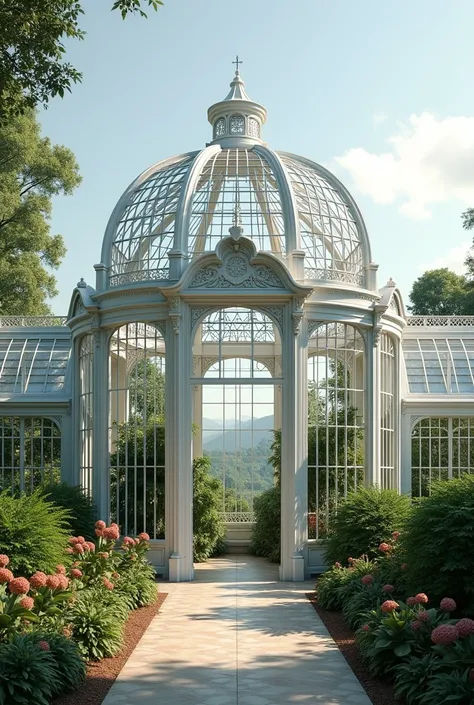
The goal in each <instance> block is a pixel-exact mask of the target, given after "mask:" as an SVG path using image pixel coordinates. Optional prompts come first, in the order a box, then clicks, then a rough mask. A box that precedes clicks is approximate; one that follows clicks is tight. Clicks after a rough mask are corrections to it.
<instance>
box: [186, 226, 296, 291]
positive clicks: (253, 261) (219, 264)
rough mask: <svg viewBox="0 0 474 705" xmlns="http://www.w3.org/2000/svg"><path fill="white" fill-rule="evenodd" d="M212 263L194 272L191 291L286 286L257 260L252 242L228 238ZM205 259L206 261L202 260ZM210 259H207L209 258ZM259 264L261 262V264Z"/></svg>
mask: <svg viewBox="0 0 474 705" xmlns="http://www.w3.org/2000/svg"><path fill="white" fill-rule="evenodd" d="M211 257H212V259H213V261H212V262H210V261H207V262H206V263H205V264H204V262H203V263H202V266H201V267H199V269H198V270H197V271H196V272H194V274H193V277H192V279H191V281H190V282H189V284H188V287H187V288H189V289H200V288H204V289H233V288H239V289H269V288H271V289H284V288H286V284H285V282H284V281H283V280H282V277H281V276H280V275H279V274H278V273H277V272H276V271H275V269H274V268H273V267H270V266H269V265H268V264H266V263H264V262H263V261H261V258H259V257H258V256H257V253H256V251H255V246H254V244H253V242H251V241H250V240H247V239H246V238H240V239H239V240H237V241H236V240H234V239H233V238H227V239H226V240H224V241H222V242H221V243H219V246H218V249H217V251H216V254H215V255H211ZM203 259H204V258H203ZM206 259H207V258H206ZM258 260H260V261H258Z"/></svg>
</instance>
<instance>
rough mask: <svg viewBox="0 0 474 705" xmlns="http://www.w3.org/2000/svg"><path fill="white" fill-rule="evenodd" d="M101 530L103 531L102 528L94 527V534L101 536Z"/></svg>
mask: <svg viewBox="0 0 474 705" xmlns="http://www.w3.org/2000/svg"><path fill="white" fill-rule="evenodd" d="M103 531H104V530H103V529H96V530H95V535H96V536H102V533H103Z"/></svg>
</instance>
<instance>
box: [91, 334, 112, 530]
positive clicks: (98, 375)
mask: <svg viewBox="0 0 474 705" xmlns="http://www.w3.org/2000/svg"><path fill="white" fill-rule="evenodd" d="M93 339H94V362H93V365H94V380H93V388H94V391H93V405H94V406H93V408H94V416H93V441H92V442H93V449H92V458H93V470H92V496H93V498H94V502H95V504H96V507H97V511H98V514H99V517H100V519H103V520H104V521H108V519H109V497H110V477H109V475H110V468H109V434H108V409H109V404H108V400H109V389H108V388H109V346H108V332H107V331H106V330H102V329H99V330H96V331H95V332H94V335H93Z"/></svg>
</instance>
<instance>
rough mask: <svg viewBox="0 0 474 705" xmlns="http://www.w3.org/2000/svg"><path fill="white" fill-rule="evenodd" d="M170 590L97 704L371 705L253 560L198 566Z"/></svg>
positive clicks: (301, 599)
mask: <svg viewBox="0 0 474 705" xmlns="http://www.w3.org/2000/svg"><path fill="white" fill-rule="evenodd" d="M161 587H162V590H163V592H168V593H169V594H168V597H167V599H166V600H165V602H164V604H163V606H162V608H161V611H160V614H159V615H157V616H156V617H155V618H154V619H153V621H152V622H151V624H150V626H149V627H148V629H147V630H146V632H145V634H144V635H143V637H142V639H141V640H140V642H139V643H138V645H137V647H136V649H135V651H134V652H133V653H132V655H131V656H130V658H129V660H128V661H127V663H126V664H125V666H124V668H123V669H122V672H121V673H120V675H119V677H118V678H117V680H116V681H115V683H114V685H113V686H112V688H111V690H110V691H109V694H108V695H107V697H106V698H105V700H104V702H103V705H289V704H291V703H295V705H313V703H314V705H371V703H370V700H369V697H368V696H367V694H366V693H365V691H364V689H363V688H362V686H361V685H360V683H359V681H358V680H357V678H356V677H355V676H354V674H353V673H352V671H351V669H350V668H349V666H348V664H347V662H346V660H345V659H344V657H343V656H342V654H341V653H340V651H339V649H338V648H337V646H336V644H335V643H334V641H333V640H332V638H331V637H330V635H329V634H328V632H327V630H326V627H325V626H324V624H323V623H322V622H321V620H320V618H319V617H318V615H317V613H316V612H315V611H314V609H313V607H312V606H311V604H310V603H309V602H308V600H307V599H306V597H305V592H308V591H309V590H312V589H313V588H314V583H313V582H307V583H282V582H279V581H278V569H277V567H276V566H274V565H272V564H270V563H268V562H267V561H265V560H263V559H260V558H255V557H253V556H246V555H236V556H226V557H225V558H219V559H213V560H211V561H209V562H208V563H205V564H201V565H197V566H196V580H195V581H194V582H192V583H163V584H162V586H161Z"/></svg>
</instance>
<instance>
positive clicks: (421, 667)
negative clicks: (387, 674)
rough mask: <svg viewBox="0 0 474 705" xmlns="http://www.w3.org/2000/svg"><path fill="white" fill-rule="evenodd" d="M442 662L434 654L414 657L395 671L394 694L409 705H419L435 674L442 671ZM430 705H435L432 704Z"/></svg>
mask: <svg viewBox="0 0 474 705" xmlns="http://www.w3.org/2000/svg"><path fill="white" fill-rule="evenodd" d="M440 665H441V664H440V660H439V659H438V658H437V657H436V655H435V654H433V653H426V654H423V656H421V657H418V656H412V657H410V658H409V659H408V660H407V662H406V663H401V664H399V665H398V666H397V668H396V669H395V685H394V692H395V696H396V697H397V698H400V699H403V700H404V701H406V704H407V705H419V703H420V699H421V697H422V696H423V694H424V693H425V692H426V689H427V687H428V685H429V683H430V682H431V679H432V678H433V676H434V674H435V673H436V672H437V671H438V670H439V669H440ZM430 705H435V704H434V702H431V703H430Z"/></svg>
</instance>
